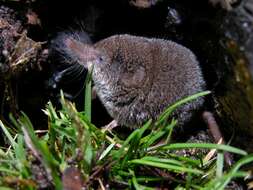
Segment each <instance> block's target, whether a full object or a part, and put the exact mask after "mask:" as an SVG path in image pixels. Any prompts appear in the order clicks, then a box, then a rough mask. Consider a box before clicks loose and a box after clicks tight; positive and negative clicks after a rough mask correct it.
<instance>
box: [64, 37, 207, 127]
mask: <svg viewBox="0 0 253 190" xmlns="http://www.w3.org/2000/svg"><path fill="white" fill-rule="evenodd" d="M73 42H75V40H74V41H73ZM75 46H78V42H77V40H76V45H72V47H75ZM70 48H71V47H70ZM90 48H92V50H91V51H90V52H93V51H94V50H97V51H96V56H97V60H94V59H93V60H90V61H88V65H89V64H91V63H92V64H93V65H94V70H93V80H94V84H95V89H96V92H97V94H98V96H99V98H100V99H101V101H102V102H103V104H104V106H105V107H106V109H107V110H108V112H109V113H110V115H111V116H112V117H113V118H114V119H115V120H116V121H117V122H118V124H120V125H126V126H131V127H134V126H140V125H142V124H143V123H144V122H145V121H146V120H148V119H149V118H152V119H156V118H157V117H158V116H159V115H160V114H161V113H162V112H163V111H164V110H165V109H166V108H167V107H168V106H170V105H171V104H172V103H174V102H176V101H177V100H180V99H182V98H183V97H186V96H189V95H193V94H195V93H197V92H200V91H203V90H204V89H205V82H204V80H203V77H202V73H201V69H200V67H199V63H198V61H197V60H196V57H195V56H194V54H193V53H192V52H191V51H190V50H189V49H187V48H185V47H183V46H182V45H179V44H177V43H175V42H172V41H168V40H162V39H153V38H150V39H149V38H144V37H136V36H131V35H115V36H112V37H109V38H106V39H104V40H101V41H99V42H97V43H96V44H94V46H93V47H90ZM77 49H78V48H77ZM72 51H73V52H75V49H72ZM69 52H71V51H69ZM98 52H100V53H98ZM69 57H71V56H69ZM81 57H85V55H82V56H81ZM93 58H94V57H93ZM77 60H82V59H80V57H79V58H78V59H77ZM83 60H86V59H83ZM79 63H80V64H87V63H85V61H83V62H82V61H79ZM88 68H89V67H88ZM203 102H204V100H203V98H199V99H197V100H195V101H193V102H191V103H188V104H185V105H183V106H181V107H180V108H179V109H177V110H176V115H177V117H178V119H179V122H180V124H181V125H183V124H184V123H186V122H188V121H189V119H190V118H191V116H192V113H193V112H194V111H196V110H198V109H199V108H200V107H201V106H202V104H203Z"/></svg>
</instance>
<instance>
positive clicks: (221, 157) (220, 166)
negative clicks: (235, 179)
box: [216, 151, 224, 178]
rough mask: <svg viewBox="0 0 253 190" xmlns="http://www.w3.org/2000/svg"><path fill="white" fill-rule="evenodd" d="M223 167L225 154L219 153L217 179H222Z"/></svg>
mask: <svg viewBox="0 0 253 190" xmlns="http://www.w3.org/2000/svg"><path fill="white" fill-rule="evenodd" d="M223 166H224V153H223V152H221V151H218V153H217V160H216V178H220V177H221V176H222V174H223Z"/></svg>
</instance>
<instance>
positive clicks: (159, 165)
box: [129, 159, 203, 174]
mask: <svg viewBox="0 0 253 190" xmlns="http://www.w3.org/2000/svg"><path fill="white" fill-rule="evenodd" d="M129 163H132V164H138V165H147V166H152V167H157V168H163V169H167V170H169V171H173V172H188V173H193V174H203V171H201V170H198V169H192V168H187V167H181V166H176V165H171V164H164V163H159V162H153V161H148V160H144V159H135V160H131V161H129Z"/></svg>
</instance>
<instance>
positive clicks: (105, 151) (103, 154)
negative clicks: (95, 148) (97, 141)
mask: <svg viewBox="0 0 253 190" xmlns="http://www.w3.org/2000/svg"><path fill="white" fill-rule="evenodd" d="M114 146H115V144H110V145H109V146H108V147H107V148H106V149H105V150H104V151H103V152H102V154H101V155H100V157H99V159H98V160H102V159H103V158H104V157H106V155H107V154H108V153H109V152H110V151H111V150H112V148H113V147H114Z"/></svg>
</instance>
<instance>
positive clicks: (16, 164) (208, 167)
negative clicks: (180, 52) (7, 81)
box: [0, 85, 253, 190]
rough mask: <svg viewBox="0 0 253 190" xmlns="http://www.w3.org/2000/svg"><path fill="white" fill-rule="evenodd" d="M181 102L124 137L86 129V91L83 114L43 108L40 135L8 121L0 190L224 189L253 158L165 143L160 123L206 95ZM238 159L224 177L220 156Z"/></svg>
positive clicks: (166, 126) (0, 154)
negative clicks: (194, 153)
mask: <svg viewBox="0 0 253 190" xmlns="http://www.w3.org/2000/svg"><path fill="white" fill-rule="evenodd" d="M208 93H209V92H203V93H199V94H196V95H194V96H191V97H187V98H186V99H183V100H181V101H179V102H177V103H175V104H174V105H172V106H171V107H170V108H168V109H167V110H166V111H165V112H164V113H163V114H162V115H161V117H160V118H159V119H158V121H156V122H152V121H148V122H147V123H146V124H144V125H143V126H142V127H141V128H139V129H135V130H134V131H133V132H132V133H131V134H130V135H129V136H128V137H127V138H126V139H120V138H119V137H118V136H117V134H115V133H113V132H111V131H106V130H104V129H99V128H97V127H96V126H94V125H93V124H92V123H91V104H90V102H91V86H90V85H87V89H86V97H85V100H86V104H85V108H84V110H85V111H84V112H78V111H77V110H76V108H75V105H74V104H72V103H71V102H69V101H67V100H65V99H64V97H63V94H62V97H61V104H62V109H61V110H58V111H57V110H56V109H55V108H54V107H53V105H52V103H51V102H49V103H48V104H47V106H46V109H45V110H44V112H45V114H46V115H47V116H48V130H46V131H43V133H42V132H41V131H36V130H34V127H33V125H32V123H31V122H30V120H29V118H28V117H27V116H26V115H25V113H22V115H21V116H20V118H19V119H18V120H15V119H12V120H13V123H14V125H15V126H16V129H17V132H16V133H14V134H12V133H10V131H11V130H10V128H9V127H7V126H5V125H3V123H2V122H0V126H1V128H2V131H3V132H4V134H5V136H6V139H7V140H8V144H9V147H8V148H1V149H0V189H1V190H5V189H6V190H9V189H29V190H33V189H57V190H60V189H67V188H69V187H71V188H72V189H73V190H74V189H80V188H81V187H85V189H137V190H140V189H147V190H149V189H156V188H163V187H170V189H172V188H174V189H178V190H179V189H180V190H181V189H201V190H209V189H210V190H211V189H215V190H219V189H224V188H225V187H226V186H227V185H228V184H229V182H230V181H231V180H232V179H234V178H239V177H240V178H243V177H246V176H247V175H248V173H247V172H245V171H241V170H240V168H241V167H242V166H243V165H245V164H247V163H250V162H252V161H253V156H252V155H248V154H247V153H246V152H245V151H243V150H240V149H237V148H235V147H231V146H228V145H217V144H210V143H176V144H175V143H174V144H172V143H170V142H171V141H170V138H171V134H172V131H173V128H174V127H175V126H176V124H177V121H176V120H175V119H172V120H171V121H170V122H168V117H169V116H170V115H171V113H172V112H173V111H174V110H175V109H176V108H177V107H178V106H180V105H181V104H183V103H187V102H188V101H191V100H194V99H196V98H198V97H199V96H203V95H206V94H208ZM193 148H195V149H196V148H197V149H198V148H199V149H210V150H211V149H216V150H217V152H218V153H217V156H216V157H215V158H213V159H211V160H204V157H205V155H203V157H202V158H199V159H194V158H189V157H185V156H180V155H177V154H175V150H180V149H193ZM225 151H226V152H231V153H233V154H237V155H239V156H240V157H241V159H240V160H239V161H238V162H236V163H235V164H234V165H233V166H232V168H231V169H229V170H227V171H224V152H225Z"/></svg>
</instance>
